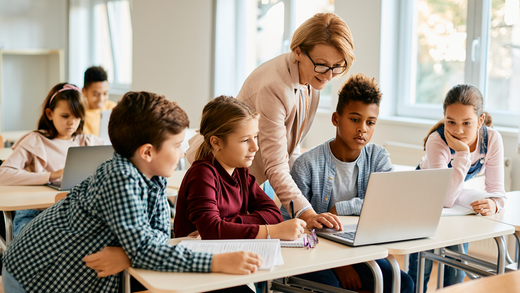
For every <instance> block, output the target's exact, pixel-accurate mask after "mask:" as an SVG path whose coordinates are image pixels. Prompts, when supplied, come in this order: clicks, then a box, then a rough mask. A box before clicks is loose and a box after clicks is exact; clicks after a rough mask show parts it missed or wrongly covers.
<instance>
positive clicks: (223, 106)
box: [195, 96, 259, 160]
mask: <svg viewBox="0 0 520 293" xmlns="http://www.w3.org/2000/svg"><path fill="white" fill-rule="evenodd" d="M258 117H259V114H258V113H257V112H256V111H255V110H254V109H252V108H249V106H247V105H246V104H244V103H242V102H240V101H239V100H237V99H235V98H233V97H229V96H219V97H216V98H215V99H213V100H211V101H210V102H209V103H207V104H206V106H204V109H203V110H202V118H201V121H200V130H199V132H200V134H201V135H202V136H203V137H204V142H202V144H201V145H200V147H199V149H198V150H197V155H196V156H195V159H196V160H200V159H202V158H204V157H205V156H207V155H208V154H209V153H210V152H211V151H212V146H211V143H210V138H211V137H212V136H216V137H218V138H220V139H222V140H223V141H224V142H225V141H226V138H227V136H228V135H230V134H231V133H233V132H235V130H236V128H237V127H238V126H239V125H240V124H241V123H243V122H245V121H249V120H251V119H257V118H258Z"/></svg>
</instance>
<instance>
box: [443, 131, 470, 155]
mask: <svg viewBox="0 0 520 293" xmlns="http://www.w3.org/2000/svg"><path fill="white" fill-rule="evenodd" d="M444 136H445V137H446V142H447V143H448V146H449V147H450V148H451V149H453V150H454V151H456V152H468V153H469V146H468V145H467V144H465V143H464V142H462V141H460V140H458V139H456V138H455V137H454V136H453V135H451V133H449V132H448V131H447V130H446V128H444Z"/></svg>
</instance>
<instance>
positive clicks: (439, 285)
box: [437, 248, 446, 289]
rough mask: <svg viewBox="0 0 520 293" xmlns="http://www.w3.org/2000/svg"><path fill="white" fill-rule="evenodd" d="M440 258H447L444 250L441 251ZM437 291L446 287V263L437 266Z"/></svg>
mask: <svg viewBox="0 0 520 293" xmlns="http://www.w3.org/2000/svg"><path fill="white" fill-rule="evenodd" d="M439 255H440V257H443V258H444V257H446V255H445V254H444V248H440V249H439ZM437 269H438V271H437V289H441V288H443V287H444V263H442V262H439V263H438V265H437Z"/></svg>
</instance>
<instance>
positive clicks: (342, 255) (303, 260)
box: [124, 238, 387, 293]
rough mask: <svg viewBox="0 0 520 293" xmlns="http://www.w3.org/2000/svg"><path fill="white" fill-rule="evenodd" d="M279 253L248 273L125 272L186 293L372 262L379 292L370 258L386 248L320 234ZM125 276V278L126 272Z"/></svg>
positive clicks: (156, 288)
mask: <svg viewBox="0 0 520 293" xmlns="http://www.w3.org/2000/svg"><path fill="white" fill-rule="evenodd" d="M184 239H186V238H184ZM191 239H193V238H191ZM181 240H183V238H176V239H171V240H170V241H169V242H170V244H176V243H178V242H180V241H181ZM282 256H283V260H284V265H282V266H275V267H274V268H273V269H272V270H270V271H257V272H255V273H253V274H250V275H230V274H221V273H209V274H207V273H170V272H156V271H151V270H144V269H136V268H129V269H127V272H128V273H129V274H130V275H132V276H133V277H134V278H136V279H137V280H138V281H139V282H141V284H143V285H144V286H145V287H146V288H147V289H148V290H150V291H151V292H162V293H164V292H170V293H190V292H204V291H209V290H217V289H222V288H229V287H235V286H240V285H244V284H248V283H254V282H261V281H266V280H273V279H278V278H283V277H287V276H294V275H299V274H303V273H308V272H314V271H320V270H325V269H330V268H334V267H339V266H344V265H351V264H356V263H362V262H367V264H369V266H372V267H371V268H372V269H373V270H374V268H377V271H376V273H377V274H376V290H375V291H374V292H383V291H382V274H381V270H380V269H379V266H377V264H376V262H375V261H374V260H376V259H381V258H385V257H386V256H387V250H386V249H385V248H384V247H380V246H364V247H355V248H353V247H348V246H345V245H342V244H339V243H335V242H332V241H329V240H326V239H321V238H320V242H319V244H318V245H317V246H316V248H314V249H309V250H307V249H305V248H282ZM374 266H375V267H374ZM126 279H128V276H127V278H126ZM125 283H126V285H125V286H124V287H125V290H126V291H125V292H130V288H129V286H128V282H125Z"/></svg>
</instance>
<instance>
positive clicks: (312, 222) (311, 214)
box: [300, 209, 343, 231]
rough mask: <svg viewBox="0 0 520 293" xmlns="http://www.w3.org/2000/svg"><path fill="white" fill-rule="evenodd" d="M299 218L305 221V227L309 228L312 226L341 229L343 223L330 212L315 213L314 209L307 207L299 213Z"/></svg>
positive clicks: (312, 227)
mask: <svg viewBox="0 0 520 293" xmlns="http://www.w3.org/2000/svg"><path fill="white" fill-rule="evenodd" d="M300 219H302V220H304V221H305V222H307V228H308V229H309V230H311V229H314V228H316V229H321V228H334V229H336V230H339V231H342V230H343V224H342V223H341V220H340V219H339V218H338V216H336V215H334V214H332V213H322V214H316V212H315V211H314V210H312V209H308V210H306V211H305V212H303V213H302V214H301V215H300ZM323 226H325V227H323Z"/></svg>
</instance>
